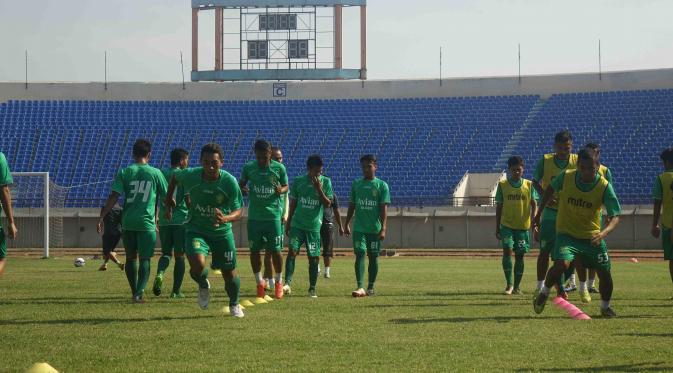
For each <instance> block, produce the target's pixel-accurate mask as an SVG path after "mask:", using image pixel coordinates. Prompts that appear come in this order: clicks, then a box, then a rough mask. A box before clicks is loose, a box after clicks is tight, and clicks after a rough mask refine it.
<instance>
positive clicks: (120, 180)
mask: <svg viewBox="0 0 673 373" xmlns="http://www.w3.org/2000/svg"><path fill="white" fill-rule="evenodd" d="M167 188H168V186H167V185H166V179H165V178H164V175H163V174H162V173H161V171H159V169H157V168H154V167H152V166H150V165H148V164H138V163H134V164H132V165H130V166H128V167H126V168H122V169H121V170H119V172H117V175H116V176H115V179H114V182H113V183H112V191H113V192H117V193H119V194H123V195H124V211H123V213H122V229H124V230H128V231H154V230H155V229H156V225H155V222H154V219H155V213H156V210H155V209H156V205H157V196H158V197H159V198H161V197H163V196H165V195H166V189H167Z"/></svg>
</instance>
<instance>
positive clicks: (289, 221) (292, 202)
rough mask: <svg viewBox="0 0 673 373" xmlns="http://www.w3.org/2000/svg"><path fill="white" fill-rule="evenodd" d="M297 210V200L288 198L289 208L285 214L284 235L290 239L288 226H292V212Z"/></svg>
mask: <svg viewBox="0 0 673 373" xmlns="http://www.w3.org/2000/svg"><path fill="white" fill-rule="evenodd" d="M296 209H297V200H296V199H294V198H290V208H289V210H290V211H289V212H288V213H287V222H286V223H285V234H286V235H287V236H288V237H290V225H292V217H293V216H294V210H296Z"/></svg>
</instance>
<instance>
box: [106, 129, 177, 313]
mask: <svg viewBox="0 0 673 373" xmlns="http://www.w3.org/2000/svg"><path fill="white" fill-rule="evenodd" d="M151 154H152V145H151V144H150V142H149V141H147V140H143V139H139V140H136V142H135V144H133V159H134V160H135V163H134V164H132V165H130V166H128V167H126V168H122V169H121V170H119V172H117V175H116V176H115V179H114V182H113V183H112V192H110V196H109V197H108V199H107V202H106V203H105V207H103V211H101V213H100V219H99V220H98V233H99V234H101V233H102V232H103V220H104V219H105V216H106V215H107V214H108V213H109V212H110V210H111V209H112V207H113V206H114V205H115V203H117V200H118V199H119V196H120V195H122V194H123V195H124V197H125V198H124V209H123V212H122V240H123V241H124V250H125V251H126V266H125V268H124V270H125V271H126V278H127V279H128V281H129V286H130V287H131V293H132V294H133V302H135V303H145V300H144V299H143V295H144V293H145V287H146V286H147V281H148V280H149V278H150V259H151V258H152V256H153V255H154V248H155V247H156V243H157V228H156V223H155V221H156V220H155V219H156V207H157V195H159V196H160V197H161V196H164V195H165V194H166V179H165V178H164V175H163V174H162V173H161V171H159V169H156V168H154V167H152V166H150V165H149V164H148V162H149V160H150V155H151ZM138 256H140V268H138Z"/></svg>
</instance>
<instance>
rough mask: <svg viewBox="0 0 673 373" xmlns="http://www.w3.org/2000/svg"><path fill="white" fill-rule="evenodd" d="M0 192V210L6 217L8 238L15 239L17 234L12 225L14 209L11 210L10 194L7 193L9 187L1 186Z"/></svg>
mask: <svg viewBox="0 0 673 373" xmlns="http://www.w3.org/2000/svg"><path fill="white" fill-rule="evenodd" d="M1 188H2V192H1V193H0V200H2V209H3V210H5V216H7V228H8V230H9V232H7V233H9V238H11V239H14V238H16V234H17V233H18V232H19V231H18V229H16V225H15V224H14V209H13V208H12V194H11V193H10V191H9V185H3V186H2V187H1Z"/></svg>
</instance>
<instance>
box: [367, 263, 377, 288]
mask: <svg viewBox="0 0 673 373" xmlns="http://www.w3.org/2000/svg"><path fill="white" fill-rule="evenodd" d="M367 269H368V273H369V285H368V286H367V289H373V288H374V283H375V282H376V276H378V274H379V257H378V255H376V256H370V257H369V267H368V268H367Z"/></svg>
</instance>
